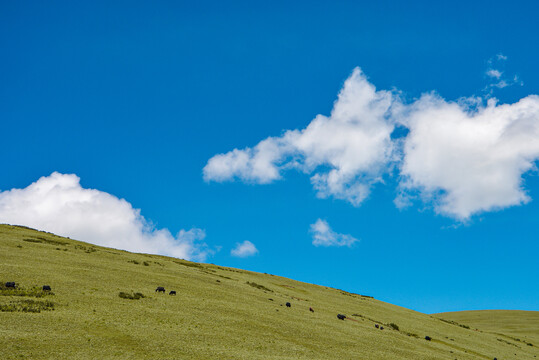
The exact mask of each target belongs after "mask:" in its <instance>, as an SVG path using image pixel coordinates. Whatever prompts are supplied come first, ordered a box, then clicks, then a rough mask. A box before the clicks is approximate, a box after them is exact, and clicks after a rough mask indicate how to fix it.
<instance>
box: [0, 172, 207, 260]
mask: <svg viewBox="0 0 539 360" xmlns="http://www.w3.org/2000/svg"><path fill="white" fill-rule="evenodd" d="M0 222H3V223H9V224H17V225H26V226H30V227H33V228H37V229H40V230H45V231H49V232H53V233H56V234H59V235H63V236H69V237H71V238H75V239H79V240H82V241H87V242H90V243H92V244H96V245H102V246H108V247H113V248H117V249H123V250H129V251H135V252H143V253H151V254H162V255H169V256H174V257H178V258H183V259H191V260H198V261H203V260H205V259H206V257H207V256H208V255H211V254H212V252H213V251H212V250H210V249H209V248H208V247H207V245H206V244H205V243H204V242H203V240H204V238H205V236H206V234H205V232H204V230H201V229H197V228H193V229H191V230H188V231H186V230H181V231H180V232H179V233H178V234H177V235H176V237H174V236H172V234H171V233H170V231H169V230H167V229H156V228H155V227H153V226H152V225H151V224H150V223H149V222H148V221H147V220H146V219H144V217H143V216H142V215H140V210H139V209H134V208H133V206H132V205H131V204H130V203H129V202H127V201H126V200H124V199H118V198H117V197H115V196H114V195H111V194H108V193H106V192H102V191H99V190H95V189H85V188H83V187H82V186H81V185H80V179H79V177H78V176H76V175H74V174H60V173H57V172H54V173H52V174H51V175H50V176H45V177H42V178H40V179H39V180H37V181H36V182H34V183H32V184H31V185H29V186H28V187H26V188H24V189H12V190H9V191H3V192H0Z"/></svg>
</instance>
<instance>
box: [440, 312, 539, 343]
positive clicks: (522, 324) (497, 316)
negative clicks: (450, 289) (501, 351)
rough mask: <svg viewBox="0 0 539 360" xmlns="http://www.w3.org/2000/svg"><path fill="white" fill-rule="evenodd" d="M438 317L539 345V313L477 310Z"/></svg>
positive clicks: (441, 314) (449, 313) (450, 313)
mask: <svg viewBox="0 0 539 360" xmlns="http://www.w3.org/2000/svg"><path fill="white" fill-rule="evenodd" d="M436 316H437V317H440V318H442V319H447V320H451V321H458V322H459V323H464V324H468V325H470V326H473V327H475V328H478V329H481V330H485V331H489V332H492V333H497V334H503V335H505V336H506V337H509V338H510V339H513V340H514V339H518V341H520V342H526V343H531V344H534V345H535V344H536V345H539V311H521V310H476V311H457V312H448V313H440V314H436Z"/></svg>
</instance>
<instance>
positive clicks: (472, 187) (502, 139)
mask: <svg viewBox="0 0 539 360" xmlns="http://www.w3.org/2000/svg"><path fill="white" fill-rule="evenodd" d="M406 121H407V126H408V128H409V129H410V133H409V135H408V136H407V138H406V140H405V146H404V159H403V162H402V166H401V175H402V176H403V178H404V181H403V182H402V183H401V186H402V187H403V188H404V189H415V190H418V191H419V192H420V194H421V196H422V197H423V199H424V200H427V201H430V202H432V203H433V204H434V206H435V209H436V211H437V212H439V213H442V214H444V215H449V216H451V217H455V218H458V219H467V218H469V217H470V216H471V215H473V214H474V213H478V212H482V211H491V210H496V209H501V208H504V207H508V206H513V205H519V204H522V203H526V202H528V201H529V200H530V198H529V196H528V195H527V194H526V192H525V190H524V189H523V187H522V182H523V180H522V175H523V174H524V173H526V172H527V171H529V170H531V169H534V162H535V161H537V159H539V97H538V96H535V95H531V96H528V97H526V98H524V99H522V100H520V101H519V102H517V103H515V104H506V105H497V104H496V102H495V100H490V101H489V102H488V105H487V106H486V107H480V108H478V109H476V110H474V111H471V110H470V109H468V108H467V107H466V106H463V105H460V104H457V103H454V102H447V101H445V100H444V99H442V98H440V97H438V96H435V95H425V96H423V97H422V98H421V99H419V100H418V101H417V102H415V103H414V104H413V105H412V107H411V111H410V114H409V117H408V118H407V119H406Z"/></svg>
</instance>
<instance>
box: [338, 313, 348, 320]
mask: <svg viewBox="0 0 539 360" xmlns="http://www.w3.org/2000/svg"><path fill="white" fill-rule="evenodd" d="M337 318H338V319H339V320H344V319H346V315H343V314H337Z"/></svg>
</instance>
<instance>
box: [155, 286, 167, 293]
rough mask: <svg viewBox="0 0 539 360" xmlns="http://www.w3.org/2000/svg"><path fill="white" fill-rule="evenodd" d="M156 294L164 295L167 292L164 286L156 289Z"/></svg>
mask: <svg viewBox="0 0 539 360" xmlns="http://www.w3.org/2000/svg"><path fill="white" fill-rule="evenodd" d="M155 292H162V293H164V292H165V288H164V287H162V286H158V287H157V289H155Z"/></svg>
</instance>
